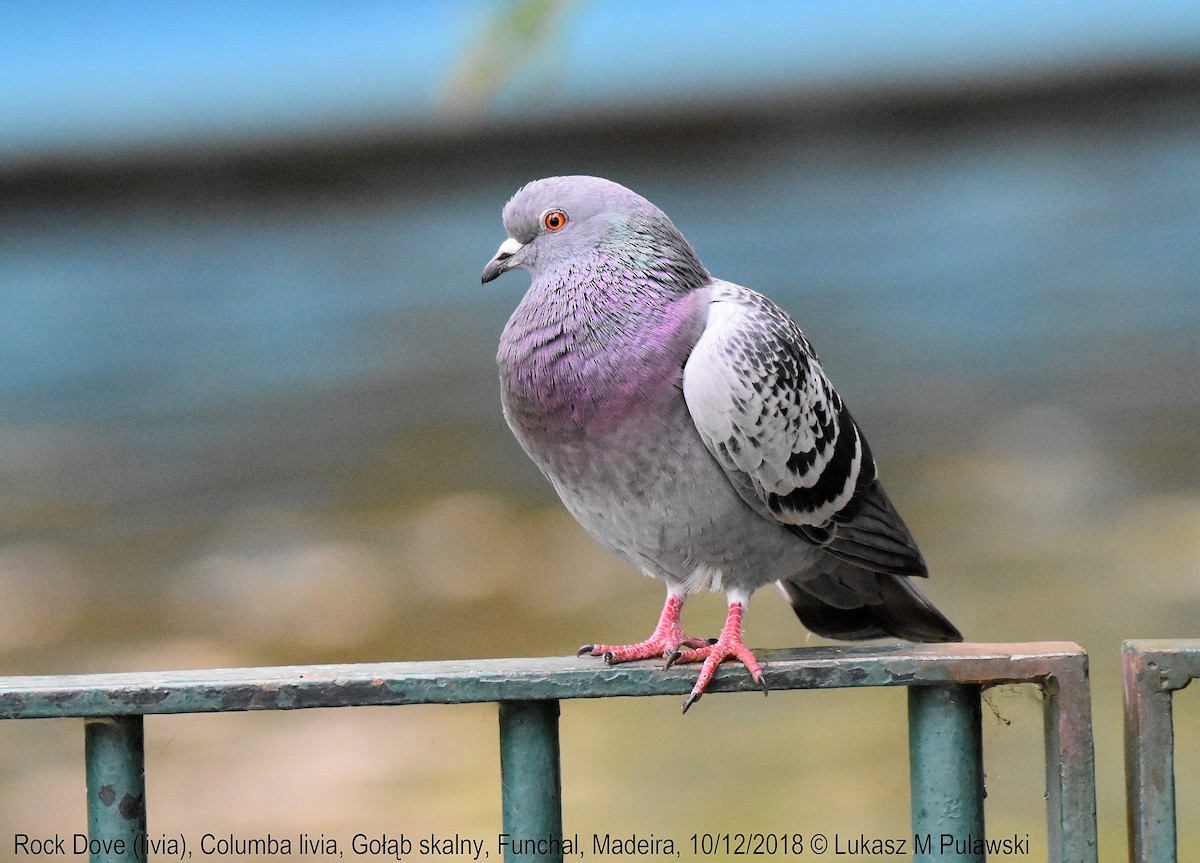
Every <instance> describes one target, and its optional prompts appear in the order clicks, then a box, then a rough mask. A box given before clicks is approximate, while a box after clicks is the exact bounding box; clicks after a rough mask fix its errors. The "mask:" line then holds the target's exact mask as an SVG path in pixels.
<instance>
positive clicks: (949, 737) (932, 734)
mask: <svg viewBox="0 0 1200 863" xmlns="http://www.w3.org/2000/svg"><path fill="white" fill-rule="evenodd" d="M979 698H980V688H979V687H978V686H965V685H957V684H946V685H935V686H910V687H909V688H908V753H909V777H910V779H909V781H910V784H911V787H912V829H913V846H914V847H913V852H914V853H913V860H914V861H917V863H935V861H937V863H941V861H954V863H967V861H970V863H982V861H983V860H984V859H985V854H984V853H983V851H982V842H983V840H984V830H983V797H984V790H983V731H982V719H981V715H980V704H979ZM975 840H978V843H979V844H978V845H977V844H976V842H975Z"/></svg>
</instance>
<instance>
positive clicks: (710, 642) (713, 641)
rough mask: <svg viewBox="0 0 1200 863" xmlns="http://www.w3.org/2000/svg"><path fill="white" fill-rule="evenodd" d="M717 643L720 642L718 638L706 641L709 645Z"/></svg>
mask: <svg viewBox="0 0 1200 863" xmlns="http://www.w3.org/2000/svg"><path fill="white" fill-rule="evenodd" d="M718 641H720V639H719V638H710V639H709V640H708V643H709V644H716V643H717V642H718Z"/></svg>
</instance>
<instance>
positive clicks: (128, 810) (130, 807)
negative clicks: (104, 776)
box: [107, 785, 146, 821]
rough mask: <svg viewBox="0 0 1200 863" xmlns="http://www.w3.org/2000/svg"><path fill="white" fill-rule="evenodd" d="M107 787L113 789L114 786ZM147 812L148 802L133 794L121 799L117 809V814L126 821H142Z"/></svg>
mask: <svg viewBox="0 0 1200 863" xmlns="http://www.w3.org/2000/svg"><path fill="white" fill-rule="evenodd" d="M107 787H109V788H111V787H112V786H111V785H109V786H107ZM145 811H146V800H145V798H143V797H142V796H141V795H140V794H139V795H138V796H136V797H135V796H134V795H132V794H126V795H125V796H124V797H122V798H121V804H120V805H119V806H118V807H117V812H118V813H119V814H120V816H121V817H122V818H124V819H125V820H126V821H138V820H140V819H141V818H142V817H143V815H144V813H145Z"/></svg>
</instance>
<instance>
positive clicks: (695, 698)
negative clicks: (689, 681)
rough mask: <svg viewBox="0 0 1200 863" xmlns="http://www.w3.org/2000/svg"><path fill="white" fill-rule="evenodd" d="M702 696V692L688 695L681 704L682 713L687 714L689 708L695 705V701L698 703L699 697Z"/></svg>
mask: <svg viewBox="0 0 1200 863" xmlns="http://www.w3.org/2000/svg"><path fill="white" fill-rule="evenodd" d="M703 694H704V693H702V692H693V693H692V694H691V695H689V696H688V697H687V701H685V702H683V712H684V713H687V712H688V708H689V707H691V706H692V705H693V704H695V703H696V702H697V701H699V700H700V696H701V695H703Z"/></svg>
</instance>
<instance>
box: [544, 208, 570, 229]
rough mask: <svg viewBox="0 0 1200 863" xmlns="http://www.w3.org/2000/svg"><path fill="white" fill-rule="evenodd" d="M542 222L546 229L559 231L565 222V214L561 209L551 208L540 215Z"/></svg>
mask: <svg viewBox="0 0 1200 863" xmlns="http://www.w3.org/2000/svg"><path fill="white" fill-rule="evenodd" d="M542 224H543V225H545V226H546V230H547V231H561V230H562V229H563V226H564V225H566V224H567V214H566V213H564V212H563V211H562V210H551V211H550V212H548V213H546V215H544V216H542Z"/></svg>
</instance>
